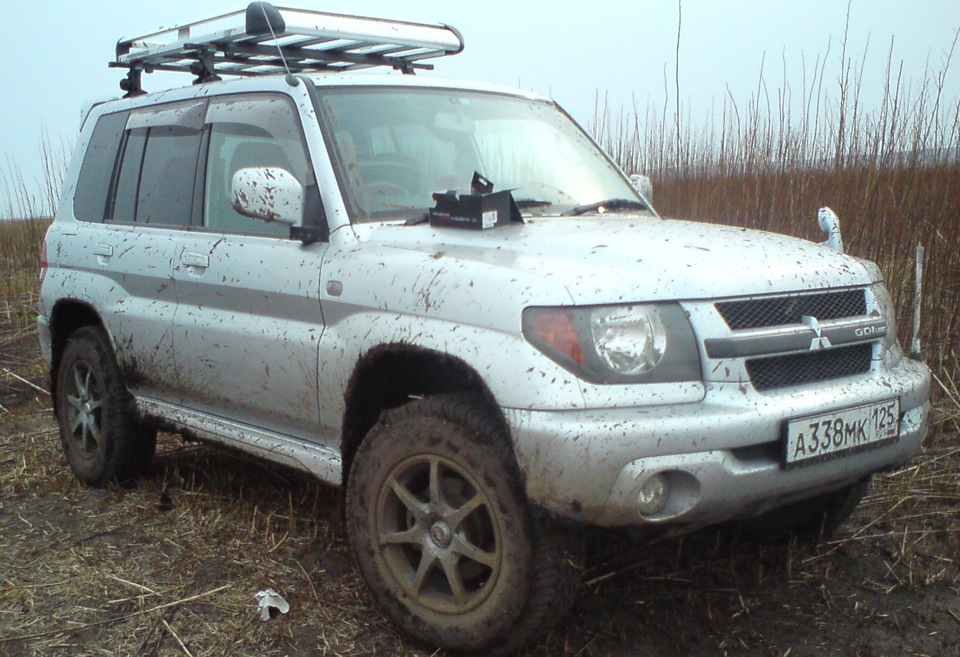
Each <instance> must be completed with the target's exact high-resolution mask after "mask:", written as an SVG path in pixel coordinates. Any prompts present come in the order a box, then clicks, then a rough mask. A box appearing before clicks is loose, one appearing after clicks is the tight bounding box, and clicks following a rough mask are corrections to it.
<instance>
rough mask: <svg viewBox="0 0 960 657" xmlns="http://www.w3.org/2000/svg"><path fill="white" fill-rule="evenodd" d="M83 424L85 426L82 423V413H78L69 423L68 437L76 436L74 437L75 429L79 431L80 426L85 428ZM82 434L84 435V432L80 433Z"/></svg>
mask: <svg viewBox="0 0 960 657" xmlns="http://www.w3.org/2000/svg"><path fill="white" fill-rule="evenodd" d="M85 424H86V423H85V422H84V416H83V413H82V412H78V413H77V414H76V415H75V416H74V418H73V421H72V422H71V423H70V435H72V436H76V435H77V429H79V428H80V427H81V426H85ZM82 433H85V431H84V432H82Z"/></svg>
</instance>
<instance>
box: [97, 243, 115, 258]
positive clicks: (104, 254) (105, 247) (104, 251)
mask: <svg viewBox="0 0 960 657" xmlns="http://www.w3.org/2000/svg"><path fill="white" fill-rule="evenodd" d="M93 255H95V256H100V257H101V258H112V257H113V247H112V246H110V245H109V244H97V245H96V246H95V247H93Z"/></svg>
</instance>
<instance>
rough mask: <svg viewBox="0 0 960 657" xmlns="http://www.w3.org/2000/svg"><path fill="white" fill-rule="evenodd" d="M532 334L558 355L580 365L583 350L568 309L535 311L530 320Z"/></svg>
mask: <svg viewBox="0 0 960 657" xmlns="http://www.w3.org/2000/svg"><path fill="white" fill-rule="evenodd" d="M530 328H531V329H532V333H533V335H534V336H535V337H536V338H537V339H538V340H539V341H540V342H542V343H543V344H544V345H546V346H548V347H550V348H551V349H552V350H554V351H555V352H556V353H557V354H558V355H560V356H562V357H564V358H567V359H569V360H570V361H572V362H574V363H576V364H578V365H582V364H583V350H582V349H580V343H579V342H578V341H577V328H576V327H575V326H574V325H573V317H572V316H571V313H570V311H567V310H555V311H548V312H541V313H537V314H536V315H534V316H533V318H532V320H531V322H530Z"/></svg>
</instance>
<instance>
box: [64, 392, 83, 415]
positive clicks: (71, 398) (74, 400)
mask: <svg viewBox="0 0 960 657" xmlns="http://www.w3.org/2000/svg"><path fill="white" fill-rule="evenodd" d="M67 402H69V404H70V405H71V406H73V407H74V408H75V409H77V413H82V412H83V402H82V401H81V400H80V398H79V397H78V396H76V395H67Z"/></svg>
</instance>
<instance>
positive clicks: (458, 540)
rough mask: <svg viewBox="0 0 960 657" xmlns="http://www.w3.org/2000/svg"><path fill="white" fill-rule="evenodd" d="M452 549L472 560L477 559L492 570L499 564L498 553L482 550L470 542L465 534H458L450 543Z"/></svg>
mask: <svg viewBox="0 0 960 657" xmlns="http://www.w3.org/2000/svg"><path fill="white" fill-rule="evenodd" d="M450 551H451V552H453V553H454V554H459V555H461V556H463V557H464V558H466V559H469V560H470V561H475V562H477V563H478V564H480V565H482V566H486V567H487V568H490V569H491V570H492V569H494V568H495V567H496V565H497V553H496V552H487V551H486V550H481V549H480V548H478V547H477V546H476V545H474V544H473V543H471V542H470V540H469V539H467V538H466V537H465V536H461V535H459V534H458V535H456V536H455V537H454V539H453V543H451V544H450Z"/></svg>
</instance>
